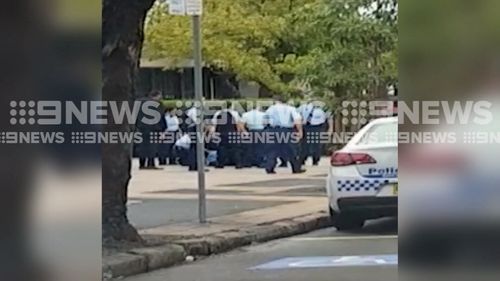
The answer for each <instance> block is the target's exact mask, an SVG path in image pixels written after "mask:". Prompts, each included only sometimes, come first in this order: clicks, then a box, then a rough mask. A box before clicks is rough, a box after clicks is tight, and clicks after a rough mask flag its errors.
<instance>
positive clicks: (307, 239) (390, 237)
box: [290, 235, 398, 241]
mask: <svg viewBox="0 0 500 281" xmlns="http://www.w3.org/2000/svg"><path fill="white" fill-rule="evenodd" d="M397 238H398V236H397V235H372V236H330V237H295V238H290V240H292V241H340V240H381V239H397Z"/></svg>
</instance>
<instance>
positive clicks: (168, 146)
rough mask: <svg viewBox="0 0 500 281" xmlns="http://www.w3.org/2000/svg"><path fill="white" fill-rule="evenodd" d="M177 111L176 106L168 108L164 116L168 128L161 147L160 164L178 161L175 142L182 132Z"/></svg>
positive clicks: (170, 163)
mask: <svg viewBox="0 0 500 281" xmlns="http://www.w3.org/2000/svg"><path fill="white" fill-rule="evenodd" d="M176 113H177V109H176V108H168V109H167V110H166V111H165V117H164V118H165V123H166V125H167V128H166V130H165V138H164V140H163V145H162V146H161V148H160V155H159V157H160V165H167V164H169V165H174V164H175V163H176V157H175V153H174V144H175V142H176V141H177V138H178V136H179V134H180V127H179V125H180V124H179V118H178V117H177V115H176Z"/></svg>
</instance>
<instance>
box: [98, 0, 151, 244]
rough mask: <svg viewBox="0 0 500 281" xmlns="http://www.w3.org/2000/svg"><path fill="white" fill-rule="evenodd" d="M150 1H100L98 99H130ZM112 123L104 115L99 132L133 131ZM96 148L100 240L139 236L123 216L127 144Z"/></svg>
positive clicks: (128, 157)
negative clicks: (99, 161)
mask: <svg viewBox="0 0 500 281" xmlns="http://www.w3.org/2000/svg"><path fill="white" fill-rule="evenodd" d="M153 2H154V0H103V2H102V4H103V10H102V50H101V56H102V100H103V101H119V102H132V101H133V100H134V90H135V89H134V80H135V77H136V74H137V70H138V65H139V58H140V55H141V48H142V42H143V39H144V38H143V37H144V36H143V28H144V21H145V18H146V13H147V11H148V10H149V9H150V8H151V6H152V5H153ZM109 115H110V114H109ZM115 123H116V122H115V121H114V120H113V118H112V117H110V118H108V124H107V125H104V126H103V131H109V132H131V131H133V126H132V124H126V123H124V124H115ZM101 152H102V238H103V244H107V243H109V242H113V241H141V238H140V236H139V235H138V233H137V230H135V228H134V227H133V226H132V225H130V223H129V221H128V218H127V206H126V204H127V188H128V183H129V180H130V168H131V156H132V153H131V152H132V145H130V144H103V145H102V148H101Z"/></svg>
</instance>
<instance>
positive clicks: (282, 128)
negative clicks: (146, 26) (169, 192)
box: [138, 96, 333, 174]
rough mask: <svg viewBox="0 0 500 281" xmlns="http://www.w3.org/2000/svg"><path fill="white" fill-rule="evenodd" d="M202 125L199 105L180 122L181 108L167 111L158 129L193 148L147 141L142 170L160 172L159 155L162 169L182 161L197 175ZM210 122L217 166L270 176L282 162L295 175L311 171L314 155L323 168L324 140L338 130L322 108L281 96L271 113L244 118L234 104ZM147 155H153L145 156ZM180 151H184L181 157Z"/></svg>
mask: <svg viewBox="0 0 500 281" xmlns="http://www.w3.org/2000/svg"><path fill="white" fill-rule="evenodd" d="M153 98H156V97H153ZM197 122H200V116H199V114H198V109H197V108H196V107H191V108H189V109H188V110H187V111H185V112H184V113H183V116H180V118H179V117H178V116H177V115H176V110H175V109H173V108H170V109H166V110H165V118H164V120H162V122H161V124H162V125H160V126H157V127H155V128H154V129H155V130H157V131H160V130H162V131H164V132H165V134H169V135H172V134H175V135H177V136H181V135H185V134H187V135H189V136H190V139H189V140H190V141H189V144H188V145H187V146H186V147H185V149H179V148H176V147H175V144H174V143H173V142H171V141H170V142H166V143H165V144H164V145H160V146H157V147H155V148H152V144H151V143H146V144H144V145H142V146H147V147H148V148H147V149H144V148H143V149H142V150H141V149H140V150H139V151H138V154H139V158H140V165H141V166H140V168H141V169H159V168H157V167H156V166H155V164H154V158H155V157H159V159H160V161H159V162H160V163H159V164H160V165H165V164H167V163H168V162H169V163H168V164H176V163H178V162H180V163H181V164H184V165H186V166H188V168H189V170H190V171H196V170H197V169H198V167H197V161H196V142H197V141H198V139H197V138H198V137H200V136H198V135H197V134H196V123H197ZM205 124H207V126H206V130H205V132H204V133H205V134H206V135H207V136H214V135H215V136H217V137H216V138H212V139H216V140H217V141H216V142H211V141H210V139H211V138H207V139H208V140H209V141H205V142H206V149H207V150H208V151H210V150H212V151H217V153H216V154H217V157H216V161H215V163H214V166H215V167H216V168H224V166H226V165H234V166H235V167H236V168H237V169H241V168H244V167H252V166H256V167H260V168H264V169H265V171H266V172H267V173H268V174H274V173H275V167H276V166H277V159H280V161H281V165H282V166H288V164H289V166H290V167H291V169H292V173H303V172H305V170H304V169H302V166H303V165H304V164H305V162H306V160H307V158H309V157H312V161H313V165H318V163H319V160H320V157H321V153H322V144H321V142H320V141H318V140H319V138H318V136H319V134H321V133H322V132H326V131H327V129H328V128H330V130H332V126H333V122H332V119H331V118H330V117H329V116H328V114H327V113H326V112H325V111H324V110H323V108H322V107H321V106H318V105H316V104H315V103H313V102H308V103H305V104H303V105H301V106H300V107H298V108H295V107H293V106H291V105H289V104H287V103H286V102H285V100H284V99H283V98H282V97H280V96H276V97H275V98H274V103H273V104H272V105H271V106H270V107H269V108H267V109H266V110H265V111H264V110H262V108H260V107H255V108H253V109H251V110H249V111H247V112H245V113H243V114H242V115H240V114H239V113H238V112H237V111H236V110H234V108H233V107H232V106H231V105H230V106H228V107H227V109H222V110H220V111H217V112H216V113H215V114H214V115H213V116H212V117H211V118H210V119H209V120H206V122H205ZM166 139H170V140H171V139H172V138H166ZM207 139H206V140H207ZM155 149H156V154H155V153H154V150H155ZM143 151H146V152H147V155H144V154H142V155H141V152H143ZM174 151H177V152H181V153H182V154H181V157H180V159H179V157H178V156H179V154H178V153H177V154H174V153H173V152H174ZM203 168H204V167H203Z"/></svg>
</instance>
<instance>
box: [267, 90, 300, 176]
mask: <svg viewBox="0 0 500 281" xmlns="http://www.w3.org/2000/svg"><path fill="white" fill-rule="evenodd" d="M275 100H276V101H275V104H274V105H272V106H270V107H269V108H268V109H267V110H266V113H265V120H266V122H267V124H268V129H267V132H268V133H269V134H270V135H273V136H274V138H273V140H274V141H273V142H272V143H269V144H268V146H269V151H268V155H267V159H266V165H265V169H266V172H267V173H268V174H274V173H276V172H275V170H274V169H275V167H276V158H278V157H283V159H284V160H285V161H287V162H290V164H291V166H292V172H293V173H294V174H298V173H303V172H305V170H303V169H302V168H301V163H300V161H299V155H298V149H297V148H298V147H297V143H298V142H299V141H300V139H301V138H302V137H303V131H302V118H301V116H300V114H299V113H298V112H297V110H296V108H294V107H293V106H290V105H288V104H285V103H284V102H285V101H284V99H283V98H282V97H276V98H275ZM294 132H295V133H296V134H295V136H296V137H295V138H294V134H293V133H294Z"/></svg>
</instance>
